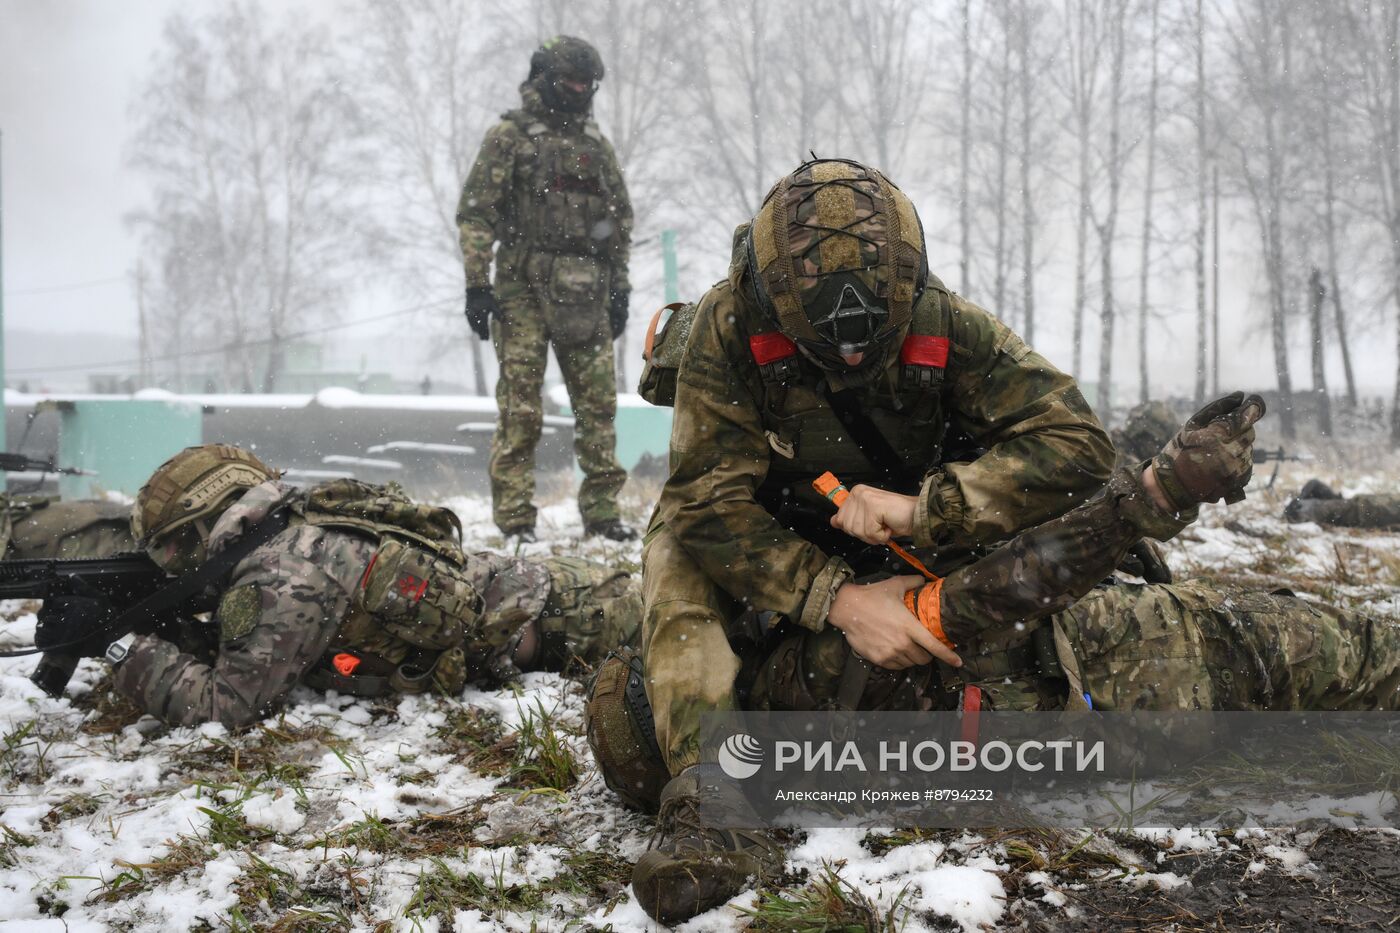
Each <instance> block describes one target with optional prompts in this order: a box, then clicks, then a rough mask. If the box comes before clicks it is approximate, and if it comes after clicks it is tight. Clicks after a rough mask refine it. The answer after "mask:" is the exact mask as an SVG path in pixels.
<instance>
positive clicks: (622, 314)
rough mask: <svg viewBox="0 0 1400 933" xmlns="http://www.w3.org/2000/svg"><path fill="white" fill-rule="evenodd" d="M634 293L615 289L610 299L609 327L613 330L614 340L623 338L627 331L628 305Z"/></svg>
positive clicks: (623, 289)
mask: <svg viewBox="0 0 1400 933" xmlns="http://www.w3.org/2000/svg"><path fill="white" fill-rule="evenodd" d="M631 297H632V292H631V291H630V290H628V289H625V288H619V289H614V290H613V293H612V295H611V296H610V297H609V298H608V325H609V326H610V327H611V328H612V335H613V339H614V340H616V339H617V338H619V337H621V336H622V332H623V331H625V330H626V329H627V303H628V300H629V299H630V298H631Z"/></svg>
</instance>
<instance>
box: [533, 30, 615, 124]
mask: <svg viewBox="0 0 1400 933" xmlns="http://www.w3.org/2000/svg"><path fill="white" fill-rule="evenodd" d="M526 80H527V81H529V82H531V83H532V84H534V85H535V87H536V88H538V89H539V92H540V98H541V99H542V100H543V101H544V102H545V104H546V105H547V106H549V108H550V109H552V110H560V111H563V112H565V113H587V112H588V106H589V104H591V103H592V102H593V93H594V91H596V90H597V89H598V82H599V81H601V80H603V58H602V56H601V55H599V54H598V50H597V49H595V48H594V47H593V46H592V45H590V44H589V43H587V42H585V41H584V40H582V39H577V38H575V37H573V36H555V37H554V38H552V39H546V40H545V41H544V43H543V44H541V45H540V47H539V48H538V49H536V50H535V54H534V55H531V56H530V76H529V77H528V78H527V79H526Z"/></svg>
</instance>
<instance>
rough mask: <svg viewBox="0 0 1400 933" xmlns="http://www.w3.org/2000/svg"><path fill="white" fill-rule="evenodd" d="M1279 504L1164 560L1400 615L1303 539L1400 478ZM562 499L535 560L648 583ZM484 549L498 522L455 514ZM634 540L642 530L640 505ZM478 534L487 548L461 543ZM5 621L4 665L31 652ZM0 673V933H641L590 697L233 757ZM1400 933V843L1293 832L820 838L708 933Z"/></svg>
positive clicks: (544, 522)
mask: <svg viewBox="0 0 1400 933" xmlns="http://www.w3.org/2000/svg"><path fill="white" fill-rule="evenodd" d="M1288 467H1289V468H1286V469H1285V470H1284V471H1283V476H1282V477H1281V478H1280V480H1279V483H1278V487H1277V489H1276V490H1264V489H1262V486H1263V481H1264V479H1267V471H1264V470H1262V468H1261V472H1263V477H1262V478H1261V479H1259V480H1256V483H1255V489H1254V490H1252V491H1251V496H1250V500H1249V501H1248V502H1247V503H1245V504H1244V505H1242V506H1238V507H1235V508H1232V509H1231V510H1229V512H1228V513H1226V512H1225V511H1224V510H1222V509H1219V508H1216V507H1207V508H1206V510H1205V516H1204V518H1203V521H1202V523H1201V524H1200V525H1198V526H1197V527H1195V528H1193V529H1190V530H1188V532H1187V533H1186V534H1185V535H1183V536H1182V538H1181V539H1180V540H1178V541H1176V542H1173V543H1172V544H1171V545H1169V546H1168V553H1169V557H1170V561H1171V563H1172V566H1173V568H1174V570H1175V571H1176V572H1177V575H1178V578H1183V577H1186V576H1191V575H1208V576H1214V577H1216V578H1218V579H1229V580H1234V581H1240V582H1246V583H1249V584H1251V585H1258V586H1260V587H1262V588H1265V589H1272V588H1274V587H1277V586H1281V585H1286V586H1289V587H1292V588H1293V589H1294V590H1296V591H1297V592H1299V593H1300V594H1303V593H1306V594H1311V595H1316V596H1319V597H1321V598H1325V599H1329V600H1336V601H1341V602H1345V603H1347V604H1350V605H1354V606H1364V607H1367V608H1369V609H1371V610H1373V611H1376V612H1383V613H1388V614H1396V613H1397V612H1398V611H1400V609H1397V606H1400V602H1397V601H1400V535H1376V534H1366V533H1359V532H1323V531H1322V530H1320V529H1318V528H1316V527H1314V526H1294V527H1290V526H1287V525H1285V524H1283V523H1282V521H1281V520H1280V519H1279V518H1278V515H1279V513H1280V511H1281V509H1282V505H1283V502H1284V501H1285V492H1286V491H1289V490H1292V489H1296V488H1297V487H1298V485H1300V484H1301V482H1302V480H1303V479H1305V478H1306V476H1308V475H1311V472H1318V473H1319V475H1321V476H1323V478H1325V479H1327V480H1329V481H1335V482H1337V483H1338V484H1339V486H1340V488H1341V489H1343V490H1344V491H1346V492H1348V493H1352V492H1360V491H1368V490H1377V489H1381V488H1384V487H1385V486H1386V485H1387V483H1393V477H1394V475H1395V473H1394V472H1393V471H1388V472H1387V474H1381V473H1373V474H1364V475H1363V474H1359V473H1354V474H1343V473H1338V472H1337V471H1335V470H1327V469H1320V470H1316V471H1309V469H1308V468H1307V467H1303V466H1298V465H1293V464H1289V465H1288ZM566 492H567V490H565V489H563V488H558V489H556V490H555V491H554V493H553V494H552V495H551V501H553V502H554V503H555V504H553V505H550V506H548V507H547V508H546V510H545V512H544V514H543V515H542V517H541V531H542V532H543V540H542V541H541V542H540V543H539V544H537V545H532V546H531V547H530V548H529V551H528V553H531V554H540V555H543V554H548V553H560V554H582V555H584V556H589V557H594V558H597V559H600V560H608V561H615V562H620V563H623V564H625V565H628V566H629V567H630V568H632V569H635V568H636V566H637V561H638V559H639V556H640V548H639V546H638V545H635V544H634V545H611V544H604V543H602V542H596V541H589V542H581V541H580V527H579V523H578V518H577V514H576V512H575V511H574V507H573V504H572V502H571V501H570V500H569V499H568V498H567V496H566V494H565V493H566ZM451 505H452V506H453V507H454V508H456V509H458V511H459V512H460V514H461V515H462V517H463V519H464V524H465V525H466V526H467V527H468V528H469V529H474V530H475V535H474V539H475V541H474V543H475V544H478V545H482V546H493V545H499V544H500V540H499V538H498V537H496V536H495V534H494V529H493V528H492V526H491V524H490V521H489V507H488V504H487V503H486V502H484V501H481V500H457V501H454V502H452V503H451ZM633 509H634V514H633V515H632V519H633V520H634V521H635V522H637V523H638V524H640V523H642V522H643V521H644V519H645V514H644V511H645V506H644V505H643V504H642V502H641V499H640V498H638V499H637V500H635V501H634V503H633ZM469 533H470V532H469ZM32 608H33V607H32V606H24V605H21V604H17V603H10V604H6V606H5V607H4V609H5V611H4V612H3V613H0V614H3V615H4V616H5V618H6V619H7V620H8V621H5V622H0V642H3V643H5V644H10V645H17V644H22V643H24V642H25V641H26V640H27V639H28V638H29V637H30V636H31V634H32V630H33V625H34V617H33V615H32V612H31V610H32ZM32 663H33V662H32V661H30V660H27V659H21V660H12V661H0V930H20V929H23V930H54V931H59V930H68V931H73V933H80V931H89V930H103V929H118V930H164V931H176V930H187V929H219V930H222V929H239V930H242V929H273V930H330V929H345V930H424V931H438V930H440V931H446V930H463V931H465V930H478V929H504V930H535V929H538V930H564V929H577V930H589V929H607V928H611V929H615V930H630V929H642V928H647V927H649V926H652V924H650V923H649V921H648V920H647V918H646V916H645V915H644V914H643V913H642V911H641V909H640V908H639V907H638V905H637V903H636V902H635V900H634V899H633V897H632V895H631V893H630V891H629V889H628V881H629V877H630V862H631V860H632V859H634V858H635V857H636V856H637V855H638V854H639V853H640V852H642V851H643V850H644V849H645V847H646V844H647V840H648V837H649V834H650V831H651V825H650V824H649V822H648V821H647V820H645V819H643V818H640V817H638V816H636V815H633V814H631V813H629V812H627V811H625V810H623V809H622V808H621V807H620V806H618V805H617V804H616V802H615V799H614V798H613V797H612V795H611V794H610V793H609V792H608V791H607V790H606V788H604V787H603V785H602V782H601V781H600V780H599V779H598V777H597V774H596V772H595V771H594V769H593V767H592V765H591V762H590V758H589V755H588V750H587V745H586V743H585V742H584V740H583V738H582V735H581V712H582V702H581V695H580V690H581V687H580V685H579V684H577V683H574V682H570V681H567V680H564V679H562V678H560V677H557V676H554V675H543V674H532V675H529V676H527V677H526V678H525V680H524V682H523V683H522V684H521V685H520V686H519V687H518V689H515V690H502V691H498V692H491V693H482V692H469V693H468V694H467V695H465V696H464V697H463V698H461V699H460V700H444V699H439V698H430V697H407V698H404V699H399V700H392V701H369V700H355V699H349V698H344V697H335V696H329V697H328V696H325V695H321V694H316V693H313V692H311V691H308V690H300V691H298V692H297V693H296V694H295V695H294V698H293V702H292V703H291V704H290V705H289V706H288V707H287V709H286V710H285V711H284V712H283V713H282V714H280V715H278V716H276V717H273V718H271V719H269V720H267V721H265V722H264V723H262V724H261V725H260V726H258V727H256V728H254V729H251V730H249V731H247V732H245V733H243V734H239V735H231V734H229V733H228V732H226V731H225V730H224V729H223V728H221V727H218V726H206V727H203V728H198V729H170V728H166V727H165V726H163V725H161V724H159V723H158V722H156V721H154V720H152V719H150V718H142V717H140V716H139V715H137V714H136V713H135V711H134V710H133V709H131V708H130V707H128V706H127V705H125V704H124V703H123V702H121V701H119V700H117V699H116V698H115V697H114V696H113V695H111V694H110V693H109V691H108V690H107V685H106V681H105V679H104V675H103V668H102V666H101V665H99V664H98V663H96V662H84V663H83V665H82V666H81V668H80V669H79V672H78V674H77V676H76V677H75V678H74V681H73V684H72V685H71V686H70V697H69V698H67V699H63V700H57V701H55V700H51V699H49V698H47V697H45V696H43V695H42V694H41V693H40V692H39V691H38V690H37V689H36V688H34V687H33V686H32V685H31V684H30V683H29V681H28V679H27V675H28V673H29V671H30V669H31V667H32ZM1398 915H1400V834H1397V833H1392V832H1381V831H1364V832H1363V831H1348V830H1341V829H1337V828H1334V827H1330V826H1328V825H1326V824H1323V823H1319V824H1318V825H1315V826H1310V827H1307V828H1299V829H1293V830H1287V831H1265V830H1243V831H1238V832H1234V833H1226V832H1219V833H1217V832H1198V831H1195V830H1191V829H1167V830H1138V831H1136V832H1133V833H1111V834H1096V835H1086V834H1083V833H1075V832H1046V831H1034V832H1032V831H1017V830H1010V829H1009V830H1004V831H997V832H986V833H982V834H972V833H964V832H930V831H925V832H914V831H897V830H891V831H889V832H877V833H868V834H867V833H862V832H857V831H844V830H843V831H818V832H812V833H810V834H809V835H807V836H806V837H805V838H803V839H800V840H799V841H797V843H796V845H795V847H794V848H793V850H792V853H791V860H790V862H789V865H788V870H787V874H786V876H785V878H784V879H783V881H782V883H781V885H780V886H778V887H775V888H774V889H772V890H769V891H766V892H764V893H763V894H762V895H758V894H754V893H750V894H746V895H744V896H742V897H741V898H739V899H737V900H736V901H735V902H734V903H732V904H731V905H729V906H727V907H724V908H720V909H717V910H714V911H712V912H710V913H709V914H706V915H704V916H701V917H699V918H696V919H695V920H694V921H692V922H691V923H689V924H687V925H686V926H685V927H683V929H686V930H692V931H701V930H704V931H729V930H740V929H755V930H805V929H864V928H871V929H886V930H900V929H902V930H909V931H918V930H981V929H1031V930H1044V929H1105V928H1113V927H1119V926H1123V925H1132V926H1134V927H1137V928H1150V929H1163V930H1168V929H1170V930H1190V929H1226V928H1228V929H1280V928H1282V929H1294V928H1313V927H1315V926H1320V925H1328V926H1343V927H1362V928H1381V927H1385V926H1387V925H1390V924H1393V923H1396V922H1397V916H1398Z"/></svg>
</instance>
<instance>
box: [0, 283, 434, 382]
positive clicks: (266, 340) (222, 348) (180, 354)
mask: <svg viewBox="0 0 1400 933" xmlns="http://www.w3.org/2000/svg"><path fill="white" fill-rule="evenodd" d="M455 302H456V299H455V298H454V299H445V298H440V299H438V300H436V301H428V302H424V303H423V304H419V305H413V306H411V307H408V308H399V309H398V310H397V311H389V312H387V313H385V314H376V315H372V316H370V317H362V318H356V319H355V320H353V321H343V322H341V323H340V324H336V325H331V326H325V327H313V328H308V329H307V330H302V331H293V332H291V333H287V334H278V335H277V336H275V337H260V338H258V339H256V340H239V341H231V342H229V343H224V344H221V345H219V346H217V347H206V348H205V349H202V350H179V351H176V352H175V353H166V354H162V355H160V356H152V357H149V358H148V359H147V362H150V363H161V362H167V361H169V360H178V359H186V358H188V357H192V356H208V355H210V354H215V353H227V352H229V351H230V350H241V349H244V348H246V347H258V346H263V345H264V344H270V343H277V342H280V341H283V340H295V339H297V338H299V337H311V336H315V335H319V334H327V333H333V332H335V331H340V330H348V329H350V328H352V327H358V326H359V325H361V324H373V323H374V322H376V321H387V320H389V319H391V318H396V317H403V316H404V315H406V314H413V313H414V312H416V311H426V310H429V309H431V308H441V307H446V306H448V305H450V304H454V303H455ZM140 364H141V360H140V359H139V358H138V359H134V360H133V359H127V360H109V361H106V362H99V363H82V364H79V365H73V366H42V367H36V368H32V369H24V368H20V369H10V370H8V371H7V375H9V376H38V375H43V374H46V373H66V372H82V371H84V370H102V369H117V368H120V367H127V366H139V365H140Z"/></svg>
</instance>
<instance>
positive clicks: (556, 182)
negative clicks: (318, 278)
mask: <svg viewBox="0 0 1400 933" xmlns="http://www.w3.org/2000/svg"><path fill="white" fill-rule="evenodd" d="M520 92H521V98H522V105H521V108H520V109H519V110H513V111H510V112H509V113H506V114H505V115H504V118H503V121H502V122H501V123H499V124H497V125H496V126H495V127H493V128H492V129H491V130H490V131H489V132H488V133H487V134H486V139H485V140H484V141H483V142H482V144H481V151H480V153H479V154H478V155H477V158H476V163H475V164H474V165H473V166H472V170H471V174H470V175H469V176H468V177H467V181H466V185H465V186H464V187H463V189H462V198H461V201H460V203H459V204H458V207H457V224H458V226H459V228H460V230H461V244H462V255H463V257H464V259H465V263H466V273H467V285H468V287H469V288H471V287H479V286H485V285H487V284H489V281H490V280H489V275H490V269H491V260H492V251H491V249H492V245H493V244H494V243H499V244H500V248H499V250H498V251H497V252H496V254H495V261H496V280H495V295H496V299H497V301H498V302H499V305H500V309H501V312H502V318H501V319H498V320H497V321H496V322H495V324H494V325H493V328H492V333H493V341H494V343H495V347H496V358H497V360H498V361H499V363H500V377H499V378H498V379H497V382H496V404H497V406H498V408H499V411H500V419H499V422H498V423H497V426H496V434H495V436H494V437H493V438H492V441H491V463H490V470H491V499H492V505H493V511H494V517H495V520H496V524H497V525H498V526H499V527H500V528H501V529H502V530H503V531H506V532H514V531H518V530H522V529H532V528H533V527H534V524H535V512H536V510H535V506H534V504H533V503H532V502H531V498H532V497H533V495H534V489H535V474H534V459H535V447H536V445H537V444H538V443H539V439H540V432H541V429H542V426H543V423H544V421H543V411H542V408H541V400H540V392H541V387H542V386H543V383H544V373H545V365H546V354H547V353H548V350H549V347H550V346H551V345H552V346H553V347H554V355H555V358H556V359H557V360H558V361H559V369H560V371H561V372H562V373H563V376H564V384H565V386H566V387H567V389H568V392H569V400H570V403H571V405H572V407H573V411H574V421H575V436H574V452H575V454H576V455H577V456H578V462H579V467H580V468H581V469H582V470H583V474H584V479H583V483H582V485H581V487H580V488H579V510H580V511H581V512H582V513H583V518H584V522H585V524H590V525H591V524H596V523H599V522H604V521H608V520H615V519H617V518H618V510H617V494H618V491H619V490H621V488H622V485H623V483H624V482H625V481H626V479H627V473H626V471H624V470H623V469H622V467H621V465H619V464H618V462H617V456H616V446H617V442H616V435H615V433H614V429H613V421H614V419H615V416H616V413H617V389H616V383H615V379H616V377H615V375H614V369H613V357H612V338H613V334H612V333H611V332H610V326H609V320H608V301H609V295H610V294H611V293H614V292H626V291H628V290H629V288H630V286H629V285H628V281H627V258H628V249H629V244H630V241H631V234H632V205H631V202H630V201H629V200H628V197H627V188H626V185H625V184H624V183H623V180H622V172H621V170H620V169H619V167H618V164H617V157H616V156H615V155H614V154H613V150H612V146H611V145H609V144H608V141H607V139H605V138H604V137H603V134H602V133H600V132H599V131H598V127H597V125H596V124H594V123H593V121H592V120H591V119H588V118H587V116H586V115H568V114H564V113H561V112H558V111H555V110H551V109H549V108H548V107H546V106H545V105H544V103H543V102H542V101H541V98H540V93H539V90H538V89H537V88H536V86H535V85H534V84H532V83H530V82H526V83H525V84H524V85H522V86H521V89H520Z"/></svg>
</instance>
